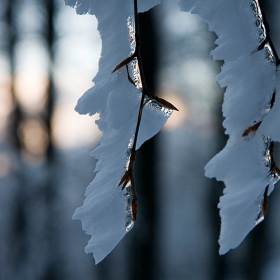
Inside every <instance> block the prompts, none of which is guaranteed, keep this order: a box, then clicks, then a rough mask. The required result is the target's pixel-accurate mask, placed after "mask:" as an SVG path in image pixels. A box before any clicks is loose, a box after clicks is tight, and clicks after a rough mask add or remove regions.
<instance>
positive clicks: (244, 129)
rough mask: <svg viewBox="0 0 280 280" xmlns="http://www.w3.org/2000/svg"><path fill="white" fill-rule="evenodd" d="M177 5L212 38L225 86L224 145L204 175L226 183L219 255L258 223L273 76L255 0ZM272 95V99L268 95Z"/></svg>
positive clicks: (273, 113) (272, 134)
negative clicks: (206, 27) (203, 25)
mask: <svg viewBox="0 0 280 280" xmlns="http://www.w3.org/2000/svg"><path fill="white" fill-rule="evenodd" d="M179 5H180V8H181V10H183V11H191V12H192V13H195V14H197V15H199V16H200V17H201V18H202V20H204V21H205V22H206V23H208V25H209V29H210V30H211V31H214V32H215V33H216V34H217V36H218V39H217V40H216V43H217V45H218V46H217V48H216V49H215V50H213V51H212V55H213V57H214V59H218V60H224V66H223V67H222V71H221V73H220V74H219V75H218V77H217V80H218V81H219V82H220V84H221V86H222V87H226V92H225V97H224V103H223V114H224V117H225V121H224V123H223V126H224V127H225V128H226V134H228V135H229V140H228V142H227V144H226V147H225V148H224V149H223V150H222V151H221V152H220V153H219V154H217V155H216V156H215V157H214V158H213V159H212V160H211V161H210V162H209V163H208V164H207V165H206V167H205V171H206V176H208V177H211V178H212V177H216V179H217V180H220V181H223V182H224V183H225V185H226V188H225V189H224V195H223V196H222V197H221V199H220V203H219V205H218V207H219V208H220V215H221V219H222V224H221V233H220V238H219V244H220V254H225V253H226V252H228V251H229V250H230V249H233V248H236V247H237V246H238V245H239V244H240V243H241V242H242V241H243V239H244V238H245V237H246V235H247V234H248V233H249V232H250V231H251V230H252V229H253V228H254V227H255V226H256V225H257V224H258V222H256V221H257V218H258V217H259V215H260V214H261V213H262V204H263V203H264V192H265V189H266V187H267V186H269V191H268V195H269V194H270V193H271V191H272V190H273V188H274V184H275V182H276V181H277V178H274V176H273V174H271V168H272V165H273V163H272V159H271V155H270V154H269V153H270V150H269V149H270V148H269V147H270V146H269V145H270V143H271V141H279V140H280V137H279V136H280V132H279V122H277V120H279V114H280V113H279V111H280V110H279V109H280V108H279V106H280V104H279V102H280V101H279V97H278V95H277V92H278V88H279V78H278V73H277V66H276V62H275V57H273V53H271V52H270V49H269V43H268V45H265V46H264V47H262V48H260V49H259V46H260V45H261V43H263V42H264V40H265V38H266V34H267V33H266V30H265V28H264V25H263V22H262V15H261V13H260V9H258V8H259V6H258V1H257V0H255V1H254V0H181V1H179ZM274 93H276V100H275V102H273V101H272V100H273V94H274Z"/></svg>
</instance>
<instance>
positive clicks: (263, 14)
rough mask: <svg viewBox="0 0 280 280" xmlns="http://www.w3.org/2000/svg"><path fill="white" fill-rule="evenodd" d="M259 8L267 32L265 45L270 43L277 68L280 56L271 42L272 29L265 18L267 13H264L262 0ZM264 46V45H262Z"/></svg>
mask: <svg viewBox="0 0 280 280" xmlns="http://www.w3.org/2000/svg"><path fill="white" fill-rule="evenodd" d="M258 2H259V7H260V10H261V14H262V18H263V24H264V27H265V30H266V39H265V41H264V43H269V45H270V47H271V49H272V52H273V55H274V57H275V63H276V66H278V65H279V64H280V59H279V56H278V53H277V51H276V49H275V46H274V44H273V42H272V40H271V37H270V28H269V24H268V21H267V19H266V16H265V12H264V8H263V5H262V0H259V1H258ZM261 45H263V44H261Z"/></svg>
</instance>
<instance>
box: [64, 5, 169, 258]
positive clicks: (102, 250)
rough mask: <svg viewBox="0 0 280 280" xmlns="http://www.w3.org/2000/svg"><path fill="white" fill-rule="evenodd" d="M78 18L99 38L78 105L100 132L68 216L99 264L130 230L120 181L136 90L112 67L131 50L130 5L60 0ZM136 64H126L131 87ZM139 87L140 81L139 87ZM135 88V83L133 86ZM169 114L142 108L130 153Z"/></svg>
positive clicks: (128, 197)
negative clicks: (79, 200) (90, 18)
mask: <svg viewBox="0 0 280 280" xmlns="http://www.w3.org/2000/svg"><path fill="white" fill-rule="evenodd" d="M65 2H66V4H67V5H70V6H72V7H74V8H76V11H77V13H78V14H85V13H90V14H94V15H95V16H96V18H97V20H98V30H99V32H100V36H101V39H102V52H101V58H100V61H99V71H98V73H97V75H96V76H95V78H94V79H93V82H94V86H93V87H92V88H90V89H89V90H88V91H87V92H86V93H85V94H84V95H83V96H82V97H81V98H80V99H79V101H78V104H77V106H76V110H77V111H78V112H79V113H80V114H90V115H94V114H96V113H98V114H99V120H98V121H96V123H97V124H98V127H99V129H100V130H101V131H102V133H103V134H102V137H101V139H100V146H99V147H97V148H96V149H95V150H94V151H93V152H92V156H94V157H96V158H97V159H98V163H97V165H96V168H95V172H97V174H96V177H95V178H94V180H93V181H92V183H91V184H90V185H89V186H88V188H87V190H86V198H85V201H84V204H83V206H81V207H79V208H78V209H77V210H76V212H75V213H74V216H73V218H74V219H80V220H81V221H82V226H83V229H84V230H85V231H86V233H87V234H89V235H91V239H90V240H89V242H88V245H87V246H86V248H85V250H86V252H87V253H93V256H94V258H95V261H96V263H99V262H100V261H102V260H103V259H104V258H105V257H106V256H107V255H108V254H109V253H110V252H111V251H112V250H113V248H114V247H115V246H116V245H117V244H118V243H119V241H120V240H121V239H122V238H123V237H124V235H125V234H126V233H127V232H128V231H129V230H130V229H131V228H132V227H133V224H134V220H133V209H132V199H133V197H132V196H133V194H132V190H131V185H129V184H128V185H127V186H126V187H125V188H124V189H123V190H122V188H121V187H119V182H120V179H121V178H122V176H123V174H124V173H125V171H126V170H127V169H128V165H129V161H130V156H131V148H132V145H133V141H134V134H135V127H136V123H137V120H138V111H139V106H140V99H141V96H142V93H141V87H140V86H138V87H137V86H134V85H133V84H131V83H130V82H129V81H128V76H127V72H126V67H122V68H121V69H119V70H117V71H116V72H114V73H112V71H113V69H115V67H116V66H117V65H118V64H119V63H120V62H121V61H123V60H124V59H126V58H127V57H129V56H131V55H132V53H133V52H134V51H135V40H134V39H133V37H134V34H133V33H134V5H133V1H116V0H103V1H96V0H87V1H83V0H80V1H76V0H74V1H73V0H65ZM159 2H160V1H158V0H153V1H151V0H146V1H144V0H142V1H138V11H139V12H144V11H146V10H148V9H150V8H152V7H153V6H155V5H156V4H158V3H159ZM135 64H137V60H136V61H135V60H134V61H132V62H131V63H130V65H129V67H130V70H129V72H130V74H131V75H132V79H133V80H134V81H135V84H136V85H137V79H139V77H138V76H139V72H137V67H136V66H137V65H135ZM140 84H141V83H140ZM138 85H139V84H138ZM171 113H172V110H170V109H168V108H166V107H164V106H163V105H162V104H160V103H158V102H157V101H155V100H150V101H149V102H148V103H147V104H146V105H145V106H144V109H143V113H142V120H141V123H140V129H139V134H138V139H137V143H136V149H138V148H139V147H140V146H141V145H142V144H143V143H144V142H145V141H146V140H148V139H149V138H151V137H153V136H154V135H155V134H156V133H158V131H159V130H160V129H161V128H162V126H163V125H164V123H165V122H166V121H167V119H168V118H169V117H170V115H171Z"/></svg>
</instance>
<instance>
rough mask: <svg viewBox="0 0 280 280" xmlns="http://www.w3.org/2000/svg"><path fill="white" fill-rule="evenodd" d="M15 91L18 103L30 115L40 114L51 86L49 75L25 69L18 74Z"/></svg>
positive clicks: (15, 80)
mask: <svg viewBox="0 0 280 280" xmlns="http://www.w3.org/2000/svg"><path fill="white" fill-rule="evenodd" d="M14 85H15V87H14V90H15V95H16V98H17V102H18V103H19V104H20V106H21V108H22V109H23V110H24V111H25V112H26V113H28V114H32V115H34V114H39V113H40V112H42V111H43V110H44V107H45V102H46V92H47V88H48V85H49V80H48V76H47V73H43V72H40V71H39V72H38V71H35V70H33V69H28V68H27V69H24V70H21V71H19V72H17V73H16V75H15V79H14Z"/></svg>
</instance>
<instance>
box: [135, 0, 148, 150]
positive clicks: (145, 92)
mask: <svg viewBox="0 0 280 280" xmlns="http://www.w3.org/2000/svg"><path fill="white" fill-rule="evenodd" d="M134 21H135V40H136V49H135V54H136V58H137V62H138V66H139V72H140V78H141V82H142V97H141V101H140V107H139V112H138V119H137V124H136V129H135V135H134V142H133V146H132V151H133V152H135V151H136V143H137V138H138V133H139V128H140V123H141V118H142V111H143V107H144V100H145V96H146V95H148V93H149V91H148V88H147V84H146V81H145V75H144V68H143V64H142V59H141V52H140V31H139V19H138V5H137V0H134Z"/></svg>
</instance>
